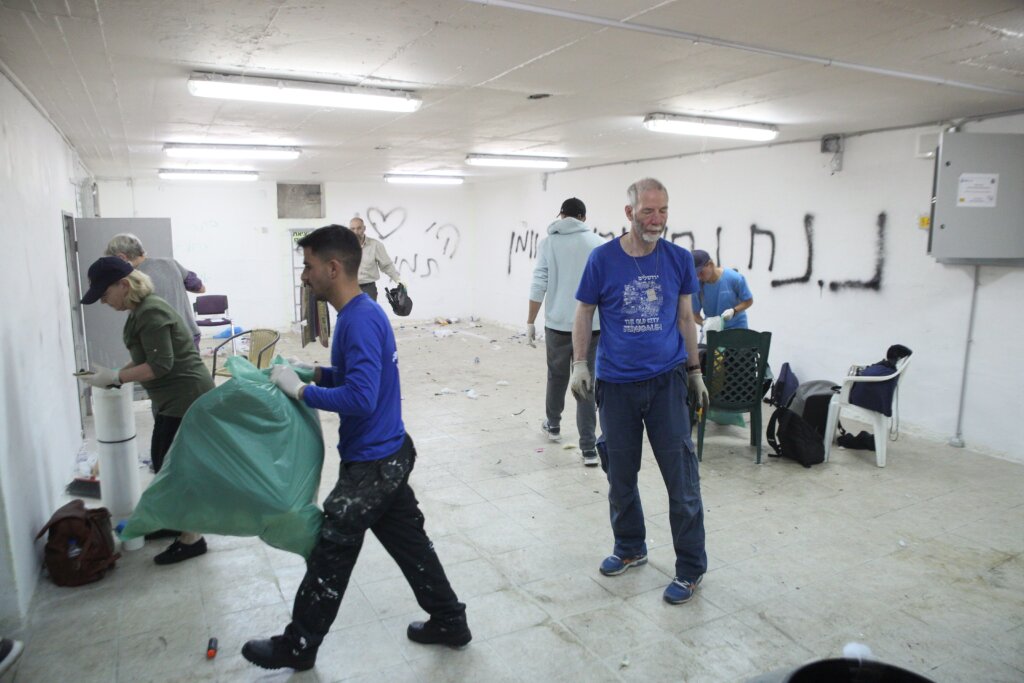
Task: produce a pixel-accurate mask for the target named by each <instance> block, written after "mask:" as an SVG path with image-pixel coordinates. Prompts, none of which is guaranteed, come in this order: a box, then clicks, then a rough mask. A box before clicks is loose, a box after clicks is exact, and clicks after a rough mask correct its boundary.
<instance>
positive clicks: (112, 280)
mask: <svg viewBox="0 0 1024 683" xmlns="http://www.w3.org/2000/svg"><path fill="white" fill-rule="evenodd" d="M97 301H102V302H103V303H105V304H106V305H108V306H110V307H111V308H113V309H114V310H115V311H128V319H127V320H126V321H125V324H124V344H125V346H126V347H127V348H128V352H129V353H130V354H131V362H130V363H128V364H127V365H125V366H124V367H123V368H121V369H120V370H114V369H110V368H104V367H102V366H98V365H94V366H92V368H91V372H90V373H89V374H86V375H84V376H82V377H81V379H82V380H83V381H85V382H87V383H88V384H90V385H92V386H94V387H98V388H105V387H109V386H111V385H114V386H118V385H121V384H124V383H126V382H139V383H140V384H142V386H143V388H145V390H146V392H147V393H148V394H149V398H150V399H151V400H152V401H153V405H154V406H155V409H156V410H155V414H156V417H155V418H154V421H153V438H152V441H151V444H150V455H151V459H152V461H153V470H154V471H155V472H159V471H160V468H161V467H162V466H163V462H164V456H165V455H166V454H167V451H168V450H169V449H170V447H171V443H172V442H173V441H174V435H175V434H177V432H178V427H180V426H181V418H182V417H184V415H185V412H186V411H187V410H188V409H189V406H191V405H192V403H193V402H194V401H195V400H196V399H197V398H199V397H200V396H202V395H203V394H205V393H206V392H207V391H209V390H210V389H213V378H212V377H211V376H210V371H209V370H207V369H206V365H205V364H204V363H203V361H202V359H201V358H200V357H199V352H198V351H197V350H196V347H195V345H194V343H193V340H192V333H191V332H190V331H189V329H188V326H187V325H186V324H185V321H184V320H182V318H181V316H180V315H179V314H178V313H177V311H175V310H174V309H173V308H171V306H170V304H168V303H167V302H166V301H164V300H163V299H161V298H160V297H158V296H156V295H155V294H153V282H152V280H150V279H149V276H148V275H146V274H145V273H143V272H141V271H139V270H135V268H133V267H132V264H130V263H128V262H127V261H125V260H123V259H120V258H118V257H116V256H104V257H103V258H100V259H97V260H96V262H95V263H93V264H92V265H91V266H89V291H87V292H86V293H85V296H84V297H82V303H83V304H92V303H96V302H97ZM172 534H173V535H177V534H178V532H168V533H167V534H162V535H172ZM205 552H206V540H205V539H204V538H203V537H202V535H200V534H195V533H190V532H185V533H182V534H181V535H180V537H179V538H178V539H177V540H175V541H174V543H172V544H171V546H170V547H169V548H167V550H165V551H164V552H162V553H160V554H159V555H157V556H156V557H154V558H153V560H154V561H155V562H156V563H157V564H174V563H175V562H181V561H182V560H187V559H190V558H193V557H198V556H199V555H202V554H203V553H205Z"/></svg>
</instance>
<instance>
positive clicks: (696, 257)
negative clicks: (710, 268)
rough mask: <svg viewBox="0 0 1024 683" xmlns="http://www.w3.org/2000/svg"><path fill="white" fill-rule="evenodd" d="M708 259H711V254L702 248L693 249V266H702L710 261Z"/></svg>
mask: <svg viewBox="0 0 1024 683" xmlns="http://www.w3.org/2000/svg"><path fill="white" fill-rule="evenodd" d="M710 260H711V254H709V253H708V252H706V251H704V250H703V249H694V250H693V267H694V268H698V269H699V268H703V267H704V266H705V265H706V264H707V262H708V261H710Z"/></svg>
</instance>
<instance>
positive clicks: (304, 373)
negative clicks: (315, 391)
mask: <svg viewBox="0 0 1024 683" xmlns="http://www.w3.org/2000/svg"><path fill="white" fill-rule="evenodd" d="M288 365H290V366H292V368H294V370H295V374H297V375H298V376H299V379H301V380H302V381H303V382H307V383H308V382H312V381H313V380H314V378H316V368H317V366H316V365H313V364H312V363H306V362H304V361H301V360H299V359H298V358H296V357H295V356H292V357H291V358H289V359H288Z"/></svg>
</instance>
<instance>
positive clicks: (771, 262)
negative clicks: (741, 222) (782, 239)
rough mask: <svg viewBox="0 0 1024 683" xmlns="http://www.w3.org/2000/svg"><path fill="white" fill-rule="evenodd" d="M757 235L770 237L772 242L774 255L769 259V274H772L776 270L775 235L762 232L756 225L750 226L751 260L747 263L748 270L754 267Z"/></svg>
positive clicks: (766, 231)
mask: <svg viewBox="0 0 1024 683" xmlns="http://www.w3.org/2000/svg"><path fill="white" fill-rule="evenodd" d="M757 235H768V237H769V239H771V241H772V255H771V258H769V259H768V272H769V273H770V272H772V269H773V268H775V233H774V232H772V231H771V230H762V229H761V228H759V227H757V224H756V223H751V224H750V260H749V261H748V262H747V270H750V269H751V268H753V267H754V237H756V236H757Z"/></svg>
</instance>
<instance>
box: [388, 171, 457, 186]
mask: <svg viewBox="0 0 1024 683" xmlns="http://www.w3.org/2000/svg"><path fill="white" fill-rule="evenodd" d="M463 180H465V179H464V178H462V177H460V176H455V175H406V174H404V173H386V174H384V182H386V183H398V184H404V185H461V184H462V181H463Z"/></svg>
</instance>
